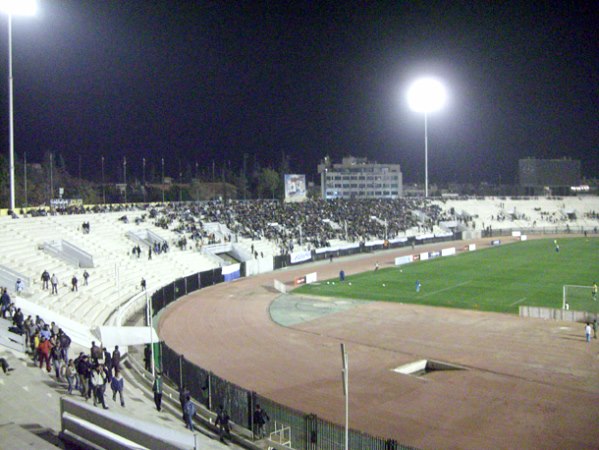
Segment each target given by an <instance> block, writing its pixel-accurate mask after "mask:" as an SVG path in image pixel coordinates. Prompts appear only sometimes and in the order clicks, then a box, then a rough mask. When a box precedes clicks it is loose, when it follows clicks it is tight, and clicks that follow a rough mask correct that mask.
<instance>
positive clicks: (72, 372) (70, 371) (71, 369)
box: [65, 359, 77, 395]
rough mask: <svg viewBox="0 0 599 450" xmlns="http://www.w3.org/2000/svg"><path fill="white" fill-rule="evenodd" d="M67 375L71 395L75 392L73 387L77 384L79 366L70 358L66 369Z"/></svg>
mask: <svg viewBox="0 0 599 450" xmlns="http://www.w3.org/2000/svg"><path fill="white" fill-rule="evenodd" d="M65 376H66V378H67V383H68V384H69V395H71V394H72V393H73V388H74V387H75V385H76V384H77V382H76V380H77V368H76V367H75V362H74V361H73V360H72V359H69V363H68V364H67V368H66V369H65Z"/></svg>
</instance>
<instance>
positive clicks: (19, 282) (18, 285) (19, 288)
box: [15, 278, 25, 296]
mask: <svg viewBox="0 0 599 450" xmlns="http://www.w3.org/2000/svg"><path fill="white" fill-rule="evenodd" d="M24 289H25V283H23V280H21V279H20V278H17V282H16V283H15V291H16V292H17V295H18V296H20V295H21V292H23V290H24Z"/></svg>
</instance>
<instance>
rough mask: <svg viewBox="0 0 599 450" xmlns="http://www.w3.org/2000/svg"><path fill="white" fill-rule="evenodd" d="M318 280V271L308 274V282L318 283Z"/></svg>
mask: <svg viewBox="0 0 599 450" xmlns="http://www.w3.org/2000/svg"><path fill="white" fill-rule="evenodd" d="M317 281H318V274H317V273H316V272H312V273H309V274H308V275H306V284H310V283H316V282H317Z"/></svg>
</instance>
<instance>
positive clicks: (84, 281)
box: [83, 270, 89, 286]
mask: <svg viewBox="0 0 599 450" xmlns="http://www.w3.org/2000/svg"><path fill="white" fill-rule="evenodd" d="M87 280H89V272H88V271H87V270H84V271H83V285H84V286H87V285H88V284H87Z"/></svg>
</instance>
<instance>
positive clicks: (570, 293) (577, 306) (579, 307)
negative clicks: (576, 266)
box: [562, 284, 599, 312]
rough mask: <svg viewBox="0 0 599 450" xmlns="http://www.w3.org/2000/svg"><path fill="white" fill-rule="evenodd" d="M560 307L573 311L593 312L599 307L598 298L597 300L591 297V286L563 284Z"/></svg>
mask: <svg viewBox="0 0 599 450" xmlns="http://www.w3.org/2000/svg"><path fill="white" fill-rule="evenodd" d="M598 297H599V295H598ZM562 308H563V309H571V310H573V311H588V312H595V311H597V310H598V309H599V298H598V299H597V300H594V299H593V288H592V286H576V285H573V284H565V285H564V286H563V299H562Z"/></svg>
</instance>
